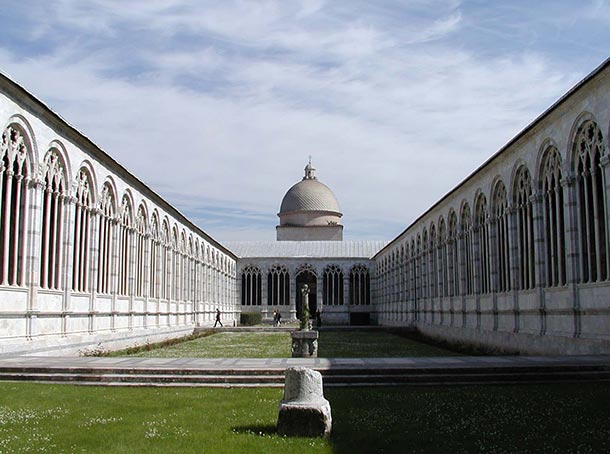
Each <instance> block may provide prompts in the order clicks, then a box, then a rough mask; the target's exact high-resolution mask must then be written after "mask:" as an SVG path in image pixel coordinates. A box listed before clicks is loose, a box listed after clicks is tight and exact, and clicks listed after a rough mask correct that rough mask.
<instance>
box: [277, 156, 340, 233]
mask: <svg viewBox="0 0 610 454" xmlns="http://www.w3.org/2000/svg"><path fill="white" fill-rule="evenodd" d="M304 170H305V176H304V177H303V179H302V180H301V181H299V182H298V183H296V184H295V185H293V186H292V187H291V188H290V189H289V190H288V192H286V195H285V196H284V198H283V199H282V204H281V206H280V212H279V213H278V216H279V218H280V225H278V226H277V227H276V229H277V239H278V240H280V241H281V240H291V241H299V240H300V241H315V240H320V241H328V240H339V241H340V240H342V239H343V226H342V225H341V223H340V221H341V216H343V214H342V213H341V211H340V208H339V202H338V201H337V198H336V197H335V194H333V191H331V189H330V188H329V187H328V186H326V185H325V184H324V183H321V182H320V181H319V180H318V179H317V177H316V174H315V172H316V169H315V168H314V167H313V165H312V164H311V157H310V158H309V162H308V164H307V165H306V166H305V169H304Z"/></svg>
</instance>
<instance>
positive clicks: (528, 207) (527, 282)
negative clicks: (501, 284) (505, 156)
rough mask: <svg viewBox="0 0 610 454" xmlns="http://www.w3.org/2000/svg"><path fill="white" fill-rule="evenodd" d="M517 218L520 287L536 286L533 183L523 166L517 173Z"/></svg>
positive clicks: (515, 198) (515, 194) (522, 288)
mask: <svg viewBox="0 0 610 454" xmlns="http://www.w3.org/2000/svg"><path fill="white" fill-rule="evenodd" d="M514 187H515V190H514V204H515V219H516V233H517V256H518V262H517V263H518V266H519V268H518V273H519V274H518V278H519V280H518V285H519V289H521V290H525V289H530V288H534V285H535V284H536V278H535V272H534V271H535V267H534V215H533V211H532V200H531V197H532V183H531V178H530V173H529V171H528V170H527V167H525V166H522V167H520V168H519V170H518V171H517V174H516V175H515V186H514Z"/></svg>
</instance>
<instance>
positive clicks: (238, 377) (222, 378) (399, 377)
mask: <svg viewBox="0 0 610 454" xmlns="http://www.w3.org/2000/svg"><path fill="white" fill-rule="evenodd" d="M207 372H208V373H205V374H187V375H185V374H172V373H165V374H161V373H154V374H147V373H128V374H123V373H120V372H117V371H114V372H109V373H100V372H99V371H96V370H88V371H85V372H83V373H79V372H71V373H66V372H58V371H52V370H46V371H28V372H23V371H20V372H8V371H0V381H37V382H45V383H66V382H70V383H76V384H84V383H90V384H97V385H108V384H115V385H120V384H125V385H128V384H138V385H144V384H151V385H153V384H155V385H156V384H165V385H184V386H188V385H194V386H204V385H227V386H248V385H261V386H271V385H278V386H281V385H282V384H283V382H284V375H283V373H280V374H269V373H263V374H256V373H254V372H258V371H249V372H251V373H248V374H244V373H243V372H244V371H243V370H242V371H241V372H242V374H236V373H229V374H226V373H225V371H222V372H221V371H215V373H211V371H207ZM368 372H370V371H368ZM376 372H378V371H376ZM420 372H421V371H410V372H407V371H404V370H403V371H402V373H396V371H393V373H389V374H380V373H372V374H371V373H351V372H347V371H343V373H341V374H331V375H325V377H324V382H325V384H327V385H328V386H372V385H373V386H374V385H399V384H402V385H448V384H454V385H456V384H500V383H553V382H591V381H596V382H599V381H610V371H594V370H589V371H583V370H580V371H574V370H572V371H570V370H565V371H560V372H558V371H553V372H552V373H545V372H544V371H530V372H528V373H523V371H519V370H513V371H507V370H504V371H502V372H497V373H487V374H483V373H479V372H478V371H476V373H472V371H470V372H471V373H463V372H460V373H454V371H450V370H443V371H439V370H437V371H436V373H434V374H433V373H420Z"/></svg>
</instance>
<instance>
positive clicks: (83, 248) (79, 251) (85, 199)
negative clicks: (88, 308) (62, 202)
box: [72, 169, 92, 292]
mask: <svg viewBox="0 0 610 454" xmlns="http://www.w3.org/2000/svg"><path fill="white" fill-rule="evenodd" d="M75 183H76V193H75V196H76V203H75V205H74V237H73V240H74V241H73V247H74V249H73V251H72V254H73V255H72V290H74V291H75V292H86V291H87V290H88V288H89V241H90V229H91V213H92V184H91V178H90V176H89V173H88V172H87V171H86V170H85V169H81V170H80V171H79V172H78V176H77V177H76V182H75Z"/></svg>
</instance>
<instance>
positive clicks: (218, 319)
mask: <svg viewBox="0 0 610 454" xmlns="http://www.w3.org/2000/svg"><path fill="white" fill-rule="evenodd" d="M218 323H220V326H223V324H222V322H221V321H220V309H218V308H216V321H215V322H214V328H216V325H217V324H218Z"/></svg>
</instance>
